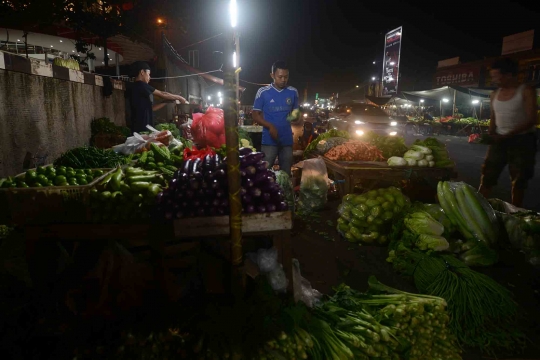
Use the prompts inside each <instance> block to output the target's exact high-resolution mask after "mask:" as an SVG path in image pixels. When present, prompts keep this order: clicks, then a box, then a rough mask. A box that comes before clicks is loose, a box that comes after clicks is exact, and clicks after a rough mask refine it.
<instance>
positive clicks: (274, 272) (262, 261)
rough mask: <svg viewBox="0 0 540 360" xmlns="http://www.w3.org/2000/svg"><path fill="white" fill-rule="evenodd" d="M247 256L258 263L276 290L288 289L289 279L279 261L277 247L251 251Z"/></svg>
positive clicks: (260, 269) (283, 290) (284, 290)
mask: <svg viewBox="0 0 540 360" xmlns="http://www.w3.org/2000/svg"><path fill="white" fill-rule="evenodd" d="M246 257H247V258H249V259H250V260H251V261H252V262H254V263H255V264H257V266H258V268H259V271H260V272H261V273H263V274H265V275H266V276H267V278H268V282H269V283H270V285H271V286H272V289H273V290H274V291H277V292H286V291H287V286H288V285H289V280H287V277H286V275H285V271H284V270H283V266H282V265H281V264H280V263H278V251H277V249H276V248H274V247H273V248H271V249H259V250H258V251H257V254H255V253H249V254H247V255H246Z"/></svg>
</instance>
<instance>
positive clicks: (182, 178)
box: [176, 172, 189, 184]
mask: <svg viewBox="0 0 540 360" xmlns="http://www.w3.org/2000/svg"><path fill="white" fill-rule="evenodd" d="M176 179H177V180H178V182H179V183H180V184H186V183H187V182H188V180H189V176H188V174H186V173H184V172H182V173H180V174H179V175H178V177H176Z"/></svg>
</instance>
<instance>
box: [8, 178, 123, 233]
mask: <svg viewBox="0 0 540 360" xmlns="http://www.w3.org/2000/svg"><path fill="white" fill-rule="evenodd" d="M100 170H103V175H102V176H100V177H98V178H96V179H94V180H93V181H92V182H91V183H89V184H87V185H77V186H50V187H41V188H8V189H0V204H3V205H4V206H1V207H0V224H8V225H19V226H20V225H43V224H51V223H81V222H87V221H88V214H89V211H88V210H89V209H88V206H87V204H88V197H89V195H90V190H91V189H92V188H94V186H95V185H96V184H97V183H98V182H100V181H101V180H102V179H103V178H105V177H106V176H107V175H109V174H110V173H111V172H113V171H114V170H115V169H100ZM19 176H24V173H23V174H19V175H17V176H15V178H17V177H19Z"/></svg>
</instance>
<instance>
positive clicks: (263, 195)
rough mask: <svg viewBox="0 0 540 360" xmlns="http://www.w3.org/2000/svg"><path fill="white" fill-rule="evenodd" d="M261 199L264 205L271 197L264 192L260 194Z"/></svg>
mask: <svg viewBox="0 0 540 360" xmlns="http://www.w3.org/2000/svg"><path fill="white" fill-rule="evenodd" d="M261 197H262V200H263V201H264V202H265V203H266V202H268V201H270V199H271V197H272V195H270V193H267V192H265V193H262V196H261Z"/></svg>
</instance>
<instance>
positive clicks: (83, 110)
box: [0, 70, 125, 177]
mask: <svg viewBox="0 0 540 360" xmlns="http://www.w3.org/2000/svg"><path fill="white" fill-rule="evenodd" d="M99 117H108V118H110V119H111V121H114V123H115V124H117V125H125V101H124V91H122V90H113V95H112V96H110V97H109V98H104V97H103V95H102V87H99V86H93V85H86V84H83V83H78V82H72V81H66V80H59V79H55V78H49V77H42V76H36V75H29V74H24V73H18V72H12V71H7V70H0V177H4V176H8V175H15V174H18V173H20V172H22V170H23V160H24V158H25V156H26V153H27V152H30V153H31V154H41V155H45V154H48V158H47V160H46V162H47V163H52V161H54V159H56V158H57V157H58V156H59V155H60V154H62V153H63V152H64V151H66V150H69V149H71V148H74V147H77V146H82V145H86V144H88V143H89V140H90V135H91V133H90V122H91V120H92V119H93V118H99Z"/></svg>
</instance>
